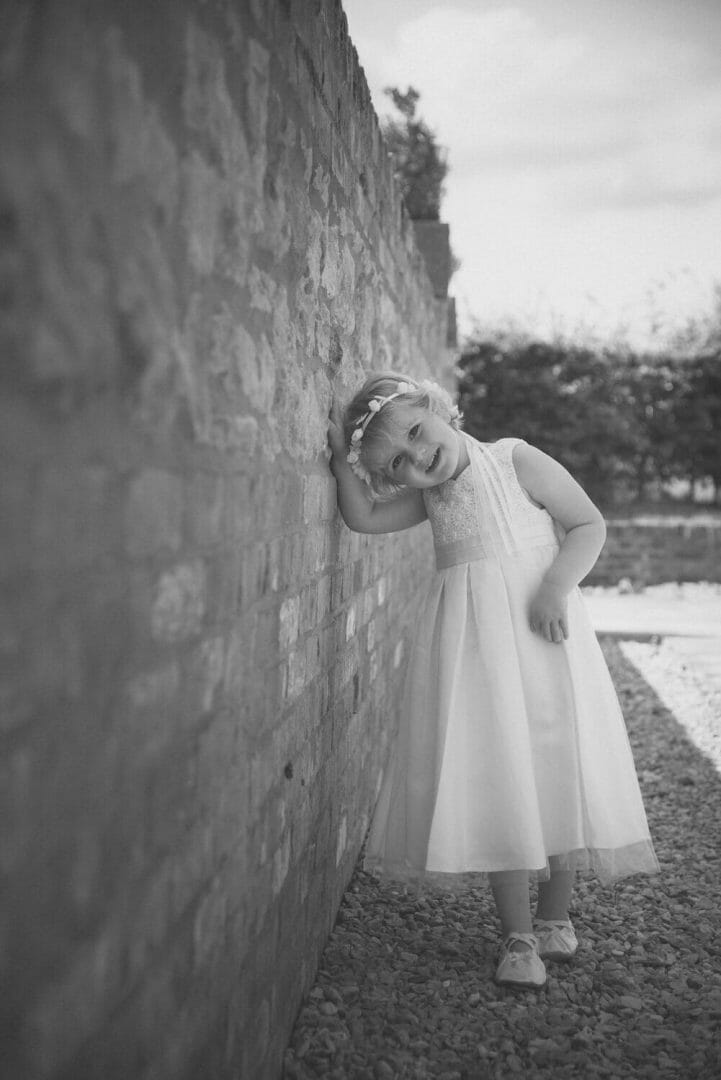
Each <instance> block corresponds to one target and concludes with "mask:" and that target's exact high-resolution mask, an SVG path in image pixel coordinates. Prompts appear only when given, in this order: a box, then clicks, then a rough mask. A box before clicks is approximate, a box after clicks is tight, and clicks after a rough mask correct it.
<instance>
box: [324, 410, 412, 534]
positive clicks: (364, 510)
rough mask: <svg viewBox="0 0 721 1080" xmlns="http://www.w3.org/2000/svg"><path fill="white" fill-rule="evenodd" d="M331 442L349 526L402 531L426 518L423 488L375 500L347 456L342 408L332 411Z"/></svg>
mask: <svg viewBox="0 0 721 1080" xmlns="http://www.w3.org/2000/svg"><path fill="white" fill-rule="evenodd" d="M328 442H329V443H330V448H331V451H332V457H331V460H330V468H331V472H332V473H333V475H334V476H335V479H336V483H337V485H338V508H339V510H340V512H341V517H342V518H343V520H344V521H345V523H346V525H347V526H348V528H349V529H353V531H354V532H363V533H387V532H399V531H400V530H401V529H410V527H411V526H412V525H418V524H419V523H420V522H421V521H425V519H426V517H427V516H428V515H427V514H426V507H425V503H424V502H423V497H422V495H421V493H420V491H415V490H411V491H408V492H406V493H405V494H403V495H399V496H398V497H397V498H395V499H393V500H392V501H390V502H375V501H374V500H373V499H372V498H371V496H370V492H369V490H368V487H367V486H366V484H365V483H364V482H363V481H362V480H361V479H360V477H358V476H356V474H355V473H354V472H353V470H352V469H351V467H350V465H349V464H348V462H347V460H346V446H345V440H344V438H343V427H342V420H341V416H340V411H339V409H338V407H337V406H336V405H334V406H333V408H332V409H331V413H330V424H329V427H328Z"/></svg>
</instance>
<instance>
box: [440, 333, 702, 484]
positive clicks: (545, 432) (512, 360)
mask: <svg viewBox="0 0 721 1080" xmlns="http://www.w3.org/2000/svg"><path fill="white" fill-rule="evenodd" d="M706 341H708V338H707V339H706ZM459 404H460V407H461V410H462V412H463V413H464V415H465V418H466V428H467V430H468V431H469V432H470V433H471V434H472V435H475V436H476V437H477V438H480V439H483V440H484V441H491V440H493V439H497V438H500V437H501V436H503V435H508V434H513V435H518V436H521V437H522V438H525V439H527V440H528V442H530V443H533V444H534V445H536V446H538V447H540V449H542V450H545V451H546V452H547V453H549V454H551V455H552V456H553V457H555V458H556V459H557V460H559V461H561V462H562V463H563V464H564V465H565V466H566V468H568V469H569V471H570V472H571V473H572V474H573V475H574V476H575V477H576V478H577V479H578V480H579V482H580V483H581V484H583V486H584V487H585V488H586V489H587V490H588V491H589V493H590V494H591V496H592V497H593V498H595V499H596V500H597V501H599V502H601V503H602V504H606V505H608V504H609V503H612V502H614V501H616V500H617V499H618V498H619V495H620V494H628V493H630V494H632V495H635V496H636V497H639V498H640V497H643V495H644V494H645V493H646V492H647V491H648V490H649V489H654V488H658V486H659V485H660V484H662V483H664V482H667V481H669V480H672V479H676V478H683V479H687V480H688V481H689V482H690V483H691V486H692V488H693V483H694V481H696V480H700V479H705V478H711V479H712V481H713V483H714V484H715V488H716V492H717V496H718V495H719V493H721V439H720V438H719V432H720V431H721V350H719V349H718V348H715V349H711V350H710V351H706V352H702V353H700V354H696V355H690V356H689V355H674V354H661V355H653V356H645V355H638V354H636V353H634V352H633V351H631V350H629V349H621V348H619V349H615V350H607V349H603V348H598V349H595V348H590V347H582V346H577V345H568V344H561V343H547V342H538V341H533V340H528V339H526V340H524V339H521V338H518V337H516V338H511V337H507V336H506V337H504V336H503V335H497V336H495V337H494V336H490V337H489V336H484V337H481V338H479V339H478V340H475V341H472V342H471V343H470V344H469V345H468V346H467V347H466V349H465V351H464V353H463V355H462V357H461V361H460V377H459Z"/></svg>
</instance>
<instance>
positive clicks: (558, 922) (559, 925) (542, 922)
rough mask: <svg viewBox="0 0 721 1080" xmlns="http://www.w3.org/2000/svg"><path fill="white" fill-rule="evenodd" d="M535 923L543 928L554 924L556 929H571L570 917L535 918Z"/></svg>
mask: <svg viewBox="0 0 721 1080" xmlns="http://www.w3.org/2000/svg"><path fill="white" fill-rule="evenodd" d="M533 925H534V926H535V927H538V928H539V929H541V930H543V929H545V928H546V927H547V926H552V927H553V929H554V930H570V929H571V928H572V927H571V920H570V919H534V920H533Z"/></svg>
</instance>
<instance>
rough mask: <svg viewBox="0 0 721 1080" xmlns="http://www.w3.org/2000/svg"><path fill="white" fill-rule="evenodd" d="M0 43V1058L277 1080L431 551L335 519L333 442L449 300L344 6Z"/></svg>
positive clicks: (230, 4)
mask: <svg viewBox="0 0 721 1080" xmlns="http://www.w3.org/2000/svg"><path fill="white" fill-rule="evenodd" d="M1 37H2V40H1V42H0V47H1V48H2V54H1V55H0V75H1V76H2V79H3V83H4V93H3V102H4V104H3V105H2V108H1V113H0V120H1V121H2V145H3V154H2V157H1V158H0V200H1V207H0V229H1V230H2V234H3V256H2V262H1V263H0V274H1V275H2V280H3V283H2V297H3V307H2V332H3V368H2V374H1V375H0V378H1V380H2V400H1V403H0V443H1V452H2V459H1V460H2V466H1V468H2V476H1V478H0V479H1V481H2V484H1V492H2V494H1V496H0V499H1V502H0V517H1V519H2V549H1V555H2V571H1V573H2V588H3V602H2V605H1V606H0V663H1V665H2V673H3V697H2V713H1V715H2V727H1V731H0V750H1V758H0V771H1V774H2V775H1V776H0V790H1V791H2V793H3V794H2V799H3V806H2V813H1V814H0V873H1V874H2V896H3V908H2V923H1V924H0V950H1V957H0V958H1V960H2V968H3V969H4V971H5V973H6V976H7V978H6V980H5V986H4V989H3V993H2V1002H1V1004H0V1010H1V1011H2V1024H3V1039H2V1042H3V1058H4V1064H5V1067H6V1068H7V1069H8V1075H9V1076H12V1077H13V1080H25V1078H31V1080H36V1078H52V1080H61V1078H62V1080H65V1078H67V1080H70V1078H72V1080H84V1078H87V1080H97V1078H98V1077H103V1080H113V1078H115V1077H118V1078H122V1080H130V1078H132V1080H142V1078H150V1077H153V1078H154V1080H163V1078H168V1080H183V1078H185V1077H187V1078H192V1080H198V1078H199V1077H201V1076H202V1077H204V1078H205V1077H208V1078H213V1077H231V1076H232V1077H234V1078H241V1080H263V1078H265V1077H269V1078H270V1077H275V1076H277V1075H278V1072H279V1067H280V1060H281V1055H282V1050H283V1047H284V1045H285V1042H286V1037H287V1034H288V1032H289V1030H290V1027H291V1024H292V1021H293V1019H294V1016H295V1012H296V1010H297V1007H298V1005H299V1002H300V1000H301V996H302V994H303V993H304V991H305V990H306V989H307V988H308V987H309V985H310V984H311V982H312V979H313V974H314V968H315V964H316V960H317V957H318V953H319V950H320V948H321V946H322V944H323V941H324V938H325V936H326V934H327V932H328V930H329V928H330V926H331V925H332V922H333V918H334V914H335V911H336V906H337V903H338V900H339V897H340V895H341V893H342V890H343V888H344V886H345V884H346V882H347V880H348V877H349V875H350V872H351V870H352V867H353V864H354V861H355V859H356V856H357V853H358V850H359V845H360V843H361V839H362V837H363V834H364V830H365V828H366V825H367V822H368V818H369V813H370V811H371V808H372V804H373V801H374V796H375V792H376V790H377V784H378V781H379V774H380V769H381V766H382V762H383V759H384V754H385V751H386V747H387V744H388V739H389V735H390V731H391V728H392V723H393V718H394V715H395V710H396V705H397V701H398V692H399V683H400V680H401V677H402V669H403V663H404V658H405V642H406V640H407V636H408V630H409V626H410V623H411V622H412V619H413V614H414V609H415V599H416V592H417V583H418V580H419V574H420V573H421V572H422V570H423V569H424V568H425V567H426V566H427V565H428V560H429V556H430V550H429V542H428V537H427V535H426V534H425V532H424V530H415V531H411V533H409V534H406V535H400V536H396V537H387V538H361V537H359V536H355V535H351V534H350V533H349V532H348V531H347V530H346V529H345V527H344V526H343V525H342V524H341V523H340V521H339V519H338V516H337V514H336V510H335V490H334V482H333V480H332V478H331V476H330V474H329V471H328V468H327V462H326V458H325V454H324V447H325V429H326V417H327V413H328V409H329V405H330V401H331V396H332V394H333V392H334V391H336V392H337V393H339V394H341V395H342V394H344V393H347V392H348V389H349V388H350V387H351V386H355V385H356V383H357V382H358V381H359V379H360V378H361V374H362V371H363V370H364V369H366V368H369V367H382V366H388V365H390V364H392V365H393V366H395V367H399V368H402V369H404V370H406V371H410V372H416V373H418V374H428V373H433V372H436V373H440V374H441V375H444V374H446V372H447V370H448V365H449V361H450V358H449V356H448V354H447V353H446V352H445V342H446V328H447V301H445V300H440V299H437V298H435V297H434V295H433V291H432V289H431V286H430V284H429V281H428V278H427V275H426V272H425V268H424V266H423V263H422V260H421V257H420V256H419V254H418V252H417V250H416V248H415V245H414V240H413V235H412V229H411V227H410V223H409V222H408V221H407V220H406V219H405V217H404V216H403V214H402V211H401V207H400V204H399V201H398V198H397V194H396V192H395V189H394V186H393V182H392V178H391V174H390V165H389V162H388V160H387V157H386V154H385V151H384V148H383V145H382V142H381V140H380V137H379V131H378V126H377V121H376V119H375V117H374V114H373V112H372V109H371V106H370V101H369V96H368V91H367V87H366V84H365V81H364V78H363V75H362V72H361V70H360V68H359V66H358V62H357V58H356V56H355V52H354V50H353V48H352V46H351V44H350V42H349V41H348V38H347V30H346V22H345V18H344V16H343V14H342V11H341V10H340V6H339V4H338V3H337V2H335V0H214V2H200V0H195V2H191V0H154V2H153V3H152V4H150V3H147V0H126V2H125V3H123V4H118V3H113V2H111V0H93V2H92V3H91V2H89V0H88V2H83V3H81V2H79V0H46V2H45V3H43V4H39V3H28V4H14V5H10V4H8V5H6V6H5V10H4V12H3V16H2V35H1Z"/></svg>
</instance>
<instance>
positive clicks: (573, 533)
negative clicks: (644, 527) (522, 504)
mask: <svg viewBox="0 0 721 1080" xmlns="http://www.w3.org/2000/svg"><path fill="white" fill-rule="evenodd" d="M513 464H514V466H515V468H516V475H517V476H518V480H519V483H520V484H521V486H522V487H523V488H524V489H525V490H526V491H527V492H528V494H529V495H530V496H531V498H532V499H533V500H534V502H536V503H538V504H539V505H540V506H542V507H544V508H545V509H546V510H548V512H549V514H550V515H551V517H552V518H554V519H555V520H556V521H558V522H559V523H560V524H561V525H562V526H563V528H564V529H565V532H566V536H565V538H564V540H563V543H562V544H561V548H560V551H559V552H558V555H557V556H556V558H555V560H554V562H553V563H552V565H551V566H550V567H549V569H548V571H547V573H546V575H545V576H544V579H543V582H542V584H541V587H540V589H539V591H538V593H537V595H536V597H535V598H534V601H533V603H532V605H531V626H532V628H533V629H534V630H537V631H538V633H540V634H542V635H543V637H545V638H547V640H549V641H561V640H562V639H563V638H565V637H568V622H567V617H566V597H567V596H568V594H569V593H570V592H571V590H572V589H573V588H575V586H576V585H578V583H579V582H580V581H582V580H583V578H584V577H585V576H586V574H587V573H588V572H589V570H591V568H592V567H593V566H594V564H595V562H596V560H597V558H598V556H599V554H600V551H601V548H602V547H603V545H604V542H605V540H606V524H605V522H604V520H603V517H602V516H601V511H600V510H599V509H598V507H596V506H595V505H594V503H593V502H592V501H591V500H590V499H589V497H588V495H587V494H586V492H585V491H584V490H583V488H582V487H581V486H580V484H578V483H577V482H576V481H575V480H574V479H573V477H572V476H571V474H570V473H569V472H567V471H566V469H564V467H563V466H562V465H561V464H559V462H557V461H554V459H553V458H551V457H549V456H548V455H547V454H544V453H543V451H541V450H537V449H536V447H534V446H528V445H527V444H526V443H519V444H518V446H516V447H515V448H514V450H513Z"/></svg>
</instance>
